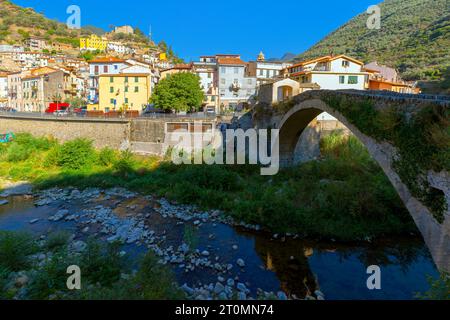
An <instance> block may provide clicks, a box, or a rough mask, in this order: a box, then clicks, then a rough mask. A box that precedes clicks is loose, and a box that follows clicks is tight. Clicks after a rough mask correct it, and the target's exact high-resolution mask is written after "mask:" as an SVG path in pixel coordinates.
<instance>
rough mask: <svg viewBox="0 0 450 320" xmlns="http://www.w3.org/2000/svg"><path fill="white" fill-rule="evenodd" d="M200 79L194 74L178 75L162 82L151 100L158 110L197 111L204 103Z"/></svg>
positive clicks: (170, 76)
mask: <svg viewBox="0 0 450 320" xmlns="http://www.w3.org/2000/svg"><path fill="white" fill-rule="evenodd" d="M203 97H204V95H203V90H202V89H201V87H200V77H199V76H197V75H195V74H192V73H176V74H173V75H169V76H168V77H167V78H165V79H163V80H161V81H160V82H159V83H158V85H157V86H156V88H155V92H154V94H153V96H152V98H151V99H150V102H151V103H154V104H155V107H156V108H158V109H164V110H175V111H191V112H192V111H195V110H197V109H198V108H199V107H200V106H201V104H202V101H203Z"/></svg>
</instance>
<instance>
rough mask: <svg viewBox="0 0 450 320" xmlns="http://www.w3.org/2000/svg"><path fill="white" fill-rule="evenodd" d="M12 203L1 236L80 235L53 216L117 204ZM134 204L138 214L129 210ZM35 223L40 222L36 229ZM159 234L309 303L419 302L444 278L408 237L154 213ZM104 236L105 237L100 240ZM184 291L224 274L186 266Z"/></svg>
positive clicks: (0, 214) (135, 251) (137, 248)
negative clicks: (314, 237)
mask: <svg viewBox="0 0 450 320" xmlns="http://www.w3.org/2000/svg"><path fill="white" fill-rule="evenodd" d="M6 199H7V200H8V201H9V203H8V204H6V205H3V206H0V230H21V231H29V232H32V233H35V234H37V235H40V234H46V233H49V232H51V231H55V230H60V229H64V230H68V231H70V232H72V233H74V234H76V235H77V237H78V238H79V239H85V238H86V237H87V235H81V234H80V232H79V226H77V222H75V221H70V222H66V221H64V222H57V223H56V222H50V221H48V217H49V216H50V215H52V214H54V213H55V212H57V211H58V210H59V209H61V208H65V209H69V210H71V211H76V210H78V211H79V210H82V209H83V208H90V207H93V206H95V205H98V204H103V205H107V204H108V203H111V199H108V201H106V200H102V198H101V197H99V199H98V201H97V202H95V204H94V203H90V202H89V201H70V202H67V201H59V202H58V201H56V202H53V203H51V204H49V205H45V206H40V207H37V206H35V204H34V199H33V198H30V197H24V196H15V197H9V198H6ZM121 200H122V201H121V203H120V204H119V205H117V206H116V207H115V208H114V212H115V213H116V214H117V215H118V216H125V215H128V216H129V215H130V212H131V211H132V212H131V214H139V212H150V211H151V210H152V208H153V205H152V203H150V202H148V201H147V200H144V199H143V197H137V198H134V199H121ZM130 204H133V210H130V209H129V207H130ZM33 219H40V220H39V221H38V222H37V223H34V224H31V223H30V221H31V220H33ZM146 223H147V224H148V225H149V226H150V227H151V229H152V230H154V231H155V232H156V234H164V239H165V241H164V244H162V245H164V246H166V247H167V246H175V247H176V246H179V245H180V244H181V243H182V242H183V240H184V239H186V235H187V234H189V236H190V237H191V238H195V245H196V247H197V248H198V249H199V250H200V251H203V250H208V251H209V252H210V254H211V256H212V257H217V258H216V259H217V261H219V259H220V261H221V262H225V263H234V262H235V261H236V260H237V259H243V260H244V261H245V264H246V266H245V268H242V269H239V268H234V269H233V271H232V272H230V274H228V275H227V277H231V278H235V279H238V280H239V281H240V282H243V283H245V284H246V285H247V287H248V288H249V289H250V290H251V291H252V292H253V293H254V296H255V294H256V289H257V288H261V289H263V290H265V291H268V292H278V291H283V292H285V293H286V294H287V295H288V296H290V297H298V298H302V299H303V298H304V297H305V296H307V295H309V294H312V293H313V292H314V291H315V290H320V291H322V292H323V293H324V294H325V297H326V299H327V300H336V299H414V297H415V294H416V293H417V292H424V291H426V290H428V289H429V284H428V283H427V281H426V278H427V276H431V277H433V278H437V277H438V272H437V269H436V267H435V265H434V263H433V260H432V258H431V256H430V254H429V251H428V249H427V247H426V246H425V244H424V242H423V240H422V239H420V238H414V237H402V238H389V239H385V240H379V241H376V242H373V243H361V244H341V243H335V242H317V241H307V240H301V239H292V238H288V239H285V238H281V237H277V238H276V239H275V238H274V237H273V235H271V234H267V233H264V232H256V231H249V230H245V229H243V228H240V227H231V226H229V225H226V224H222V223H217V222H216V223H213V222H206V223H203V224H202V225H201V227H199V228H196V227H193V226H191V225H188V224H185V223H180V222H179V221H177V220H176V219H171V218H165V219H163V218H162V217H159V216H157V215H152V217H151V218H149V219H147V222H146ZM96 235H97V236H98V237H100V238H101V236H100V235H99V233H97V234H96ZM125 249H126V250H127V251H128V252H130V253H131V254H132V255H133V256H139V254H140V253H143V252H145V251H146V250H147V249H146V247H145V246H141V245H137V244H129V245H126V246H125ZM370 265H378V266H380V268H381V290H369V289H368V288H367V285H366V281H367V278H368V277H369V275H368V274H367V273H366V269H367V267H368V266H370ZM172 268H173V270H174V272H175V274H176V277H177V280H178V282H179V284H180V285H183V284H184V283H187V284H188V285H189V286H196V285H200V284H209V283H216V282H217V276H218V275H217V273H216V272H215V271H214V270H211V269H201V268H197V269H196V270H195V271H193V272H185V270H184V269H183V268H181V267H180V266H179V265H173V266H172Z"/></svg>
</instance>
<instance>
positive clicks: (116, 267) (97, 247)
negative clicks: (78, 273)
mask: <svg viewBox="0 0 450 320" xmlns="http://www.w3.org/2000/svg"><path fill="white" fill-rule="evenodd" d="M87 244H88V246H87V249H86V250H85V251H84V252H83V254H82V256H81V261H80V263H81V264H80V267H81V268H82V270H83V273H84V274H85V275H86V278H87V279H88V281H89V282H90V283H93V284H94V283H100V284H101V285H102V286H109V285H111V284H112V283H114V282H116V281H118V280H119V279H120V274H121V272H122V270H123V269H124V268H125V261H124V259H123V258H122V257H121V255H120V243H112V244H107V245H105V244H102V243H100V242H97V241H95V240H93V239H90V240H89V241H88V243H87Z"/></svg>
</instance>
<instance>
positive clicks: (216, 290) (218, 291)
mask: <svg viewBox="0 0 450 320" xmlns="http://www.w3.org/2000/svg"><path fill="white" fill-rule="evenodd" d="M224 290H225V287H224V286H223V284H221V283H220V282H217V283H216V285H215V287H214V293H215V294H217V295H218V294H221V293H222V292H223V291H224Z"/></svg>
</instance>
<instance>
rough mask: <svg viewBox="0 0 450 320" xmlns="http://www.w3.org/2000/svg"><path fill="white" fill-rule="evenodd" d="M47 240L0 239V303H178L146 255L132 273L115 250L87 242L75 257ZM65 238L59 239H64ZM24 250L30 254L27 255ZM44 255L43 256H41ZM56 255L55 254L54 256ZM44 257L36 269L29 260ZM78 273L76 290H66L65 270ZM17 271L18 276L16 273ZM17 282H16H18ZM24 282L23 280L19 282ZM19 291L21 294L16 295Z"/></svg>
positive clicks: (164, 273)
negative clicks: (161, 301) (74, 270)
mask: <svg viewBox="0 0 450 320" xmlns="http://www.w3.org/2000/svg"><path fill="white" fill-rule="evenodd" d="M62 238H63V237H62V236H61V235H59V234H58V235H57V236H56V235H55V234H54V235H50V236H49V237H48V238H47V240H46V241H37V240H35V239H34V238H33V237H32V236H31V235H28V234H24V233H16V232H2V233H1V234H0V259H1V265H0V298H1V299H12V298H19V299H34V300H47V299H102V300H103V299H182V298H184V294H183V293H182V291H181V290H180V289H179V288H178V287H177V285H176V282H175V279H174V277H173V274H172V273H171V271H170V270H169V269H168V268H167V267H165V266H162V265H160V264H158V262H157V259H156V258H155V257H154V255H153V254H152V253H148V254H147V255H145V256H144V257H143V258H142V261H141V263H140V264H139V267H138V269H137V272H136V273H133V272H132V270H131V268H130V264H129V263H128V262H129V261H128V258H127V256H126V255H123V254H122V253H121V251H120V244H118V243H113V244H104V243H100V242H98V241H96V240H93V239H91V240H88V242H87V244H86V248H85V249H84V250H82V252H81V253H78V252H74V251H73V248H71V243H70V241H69V240H68V239H67V241H66V242H65V243H62V242H61V241H56V243H57V244H58V246H54V245H51V246H50V247H51V248H49V243H53V244H54V243H55V239H62ZM64 238H65V237H64ZM27 247H28V248H33V249H32V250H31V249H27ZM49 249H51V250H50V251H48V252H46V250H49ZM56 249H57V250H56ZM42 250H44V253H45V254H46V260H44V261H43V262H42V263H40V262H39V258H38V257H37V256H39V255H36V257H33V256H32V254H34V253H36V252H37V251H40V252H41V253H42ZM72 265H76V266H79V267H80V269H81V290H79V291H78V290H74V291H71V290H68V288H67V279H68V277H69V276H70V275H69V274H67V268H68V267H69V266H72ZM18 271H20V272H18ZM20 278H22V280H20V281H19V280H18V279H20ZM24 279H27V280H24ZM23 288H24V289H25V290H21V289H23Z"/></svg>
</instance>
